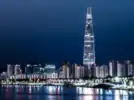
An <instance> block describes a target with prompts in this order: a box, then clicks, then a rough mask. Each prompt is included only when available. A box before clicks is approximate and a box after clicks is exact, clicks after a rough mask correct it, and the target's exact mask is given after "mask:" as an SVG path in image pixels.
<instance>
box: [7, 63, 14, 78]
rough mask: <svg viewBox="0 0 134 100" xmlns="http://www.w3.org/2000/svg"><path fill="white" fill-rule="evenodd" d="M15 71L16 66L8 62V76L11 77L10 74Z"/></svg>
mask: <svg viewBox="0 0 134 100" xmlns="http://www.w3.org/2000/svg"><path fill="white" fill-rule="evenodd" d="M13 73H14V67H13V65H11V64H8V65H7V76H8V77H9V76H12V75H13Z"/></svg>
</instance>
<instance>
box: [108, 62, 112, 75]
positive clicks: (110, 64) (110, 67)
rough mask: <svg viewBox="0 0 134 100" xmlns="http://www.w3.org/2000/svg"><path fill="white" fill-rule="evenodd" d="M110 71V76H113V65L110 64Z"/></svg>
mask: <svg viewBox="0 0 134 100" xmlns="http://www.w3.org/2000/svg"><path fill="white" fill-rule="evenodd" d="M108 67H109V68H108V70H109V76H111V77H112V76H113V63H112V62H109V66H108Z"/></svg>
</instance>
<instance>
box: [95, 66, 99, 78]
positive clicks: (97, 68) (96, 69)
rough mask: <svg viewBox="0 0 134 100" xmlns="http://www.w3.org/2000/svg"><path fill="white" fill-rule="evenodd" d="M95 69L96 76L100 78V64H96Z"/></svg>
mask: <svg viewBox="0 0 134 100" xmlns="http://www.w3.org/2000/svg"><path fill="white" fill-rule="evenodd" d="M95 71H96V72H95V73H96V75H95V77H96V78H100V66H96V67H95Z"/></svg>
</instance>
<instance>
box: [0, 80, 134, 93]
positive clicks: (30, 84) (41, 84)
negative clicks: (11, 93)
mask: <svg viewBox="0 0 134 100" xmlns="http://www.w3.org/2000/svg"><path fill="white" fill-rule="evenodd" d="M0 85H2V86H8V85H10V86H16V85H17V86H18V85H26V86H55V87H57V86H63V87H68V88H77V87H81V88H94V89H99V88H100V89H106V90H109V89H112V90H128V91H134V88H131V87H114V88H105V87H97V88H96V87H92V86H72V85H67V86H66V85H64V84H62V85H54V84H46V83H33V82H31V83H26V82H25V83H22V82H21V83H19V82H16V83H0Z"/></svg>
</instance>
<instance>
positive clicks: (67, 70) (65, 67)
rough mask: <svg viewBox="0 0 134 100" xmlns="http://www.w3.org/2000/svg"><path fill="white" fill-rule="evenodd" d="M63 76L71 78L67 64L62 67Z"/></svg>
mask: <svg viewBox="0 0 134 100" xmlns="http://www.w3.org/2000/svg"><path fill="white" fill-rule="evenodd" d="M62 71H63V76H64V78H69V67H68V65H67V64H64V65H63V66H62Z"/></svg>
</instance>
